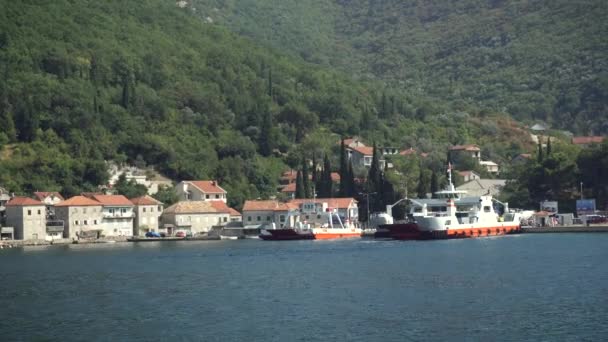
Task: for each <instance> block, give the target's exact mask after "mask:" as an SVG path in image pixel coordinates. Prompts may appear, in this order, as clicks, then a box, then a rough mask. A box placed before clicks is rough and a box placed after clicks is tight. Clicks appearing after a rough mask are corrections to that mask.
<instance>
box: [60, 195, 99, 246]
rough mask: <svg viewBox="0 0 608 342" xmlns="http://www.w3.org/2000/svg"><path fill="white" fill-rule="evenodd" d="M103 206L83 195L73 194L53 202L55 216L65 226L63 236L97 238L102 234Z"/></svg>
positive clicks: (69, 237)
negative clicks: (65, 198) (60, 200)
mask: <svg viewBox="0 0 608 342" xmlns="http://www.w3.org/2000/svg"><path fill="white" fill-rule="evenodd" d="M102 209H103V206H102V204H101V203H99V202H97V201H95V200H93V199H91V198H88V197H85V196H74V197H70V198H69V199H67V200H65V201H62V202H59V203H57V204H55V217H56V219H57V220H59V221H61V222H63V224H64V226H65V230H64V234H63V236H64V238H68V239H80V238H98V237H100V236H101V235H102V234H103V226H102V219H103V210H102Z"/></svg>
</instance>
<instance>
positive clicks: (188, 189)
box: [175, 180, 228, 203]
mask: <svg viewBox="0 0 608 342" xmlns="http://www.w3.org/2000/svg"><path fill="white" fill-rule="evenodd" d="M175 192H176V193H177V196H178V198H179V200H180V201H222V202H224V203H226V202H227V195H228V193H227V192H226V190H224V189H223V188H222V187H220V186H219V184H218V183H217V182H216V181H213V180H201V181H182V182H180V183H179V184H177V185H176V186H175Z"/></svg>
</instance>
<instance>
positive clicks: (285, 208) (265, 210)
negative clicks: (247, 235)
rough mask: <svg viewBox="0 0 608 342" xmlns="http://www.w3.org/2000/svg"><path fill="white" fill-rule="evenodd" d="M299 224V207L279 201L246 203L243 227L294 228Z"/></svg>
mask: <svg viewBox="0 0 608 342" xmlns="http://www.w3.org/2000/svg"><path fill="white" fill-rule="evenodd" d="M296 222H297V207H296V206H293V205H289V204H287V203H282V202H279V201H277V200H255V201H245V205H243V225H244V226H245V227H247V226H256V227H268V228H270V227H271V226H272V225H274V227H275V228H283V227H294V225H295V223H296Z"/></svg>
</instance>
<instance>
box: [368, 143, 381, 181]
mask: <svg viewBox="0 0 608 342" xmlns="http://www.w3.org/2000/svg"><path fill="white" fill-rule="evenodd" d="M380 173H381V171H380V162H379V158H378V150H377V148H376V143H375V142H374V150H373V152H372V165H371V166H370V168H369V173H368V176H367V183H368V188H369V191H370V192H374V191H378V190H379V189H380V187H381V186H382V185H381V183H380Z"/></svg>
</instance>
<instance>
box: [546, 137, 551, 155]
mask: <svg viewBox="0 0 608 342" xmlns="http://www.w3.org/2000/svg"><path fill="white" fill-rule="evenodd" d="M550 155H551V137H547V157H549V156H550Z"/></svg>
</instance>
